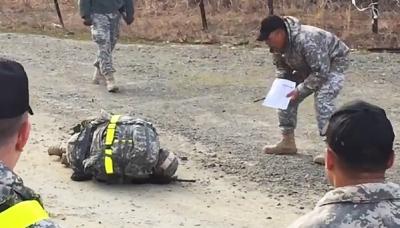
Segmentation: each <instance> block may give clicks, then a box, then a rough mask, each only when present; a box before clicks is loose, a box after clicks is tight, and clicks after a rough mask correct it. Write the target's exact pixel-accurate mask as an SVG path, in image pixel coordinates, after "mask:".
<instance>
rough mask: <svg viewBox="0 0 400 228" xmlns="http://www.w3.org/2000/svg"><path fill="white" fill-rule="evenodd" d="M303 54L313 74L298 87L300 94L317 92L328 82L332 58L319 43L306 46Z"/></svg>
mask: <svg viewBox="0 0 400 228" xmlns="http://www.w3.org/2000/svg"><path fill="white" fill-rule="evenodd" d="M302 52H303V53H302V54H303V56H304V59H305V61H306V62H307V64H308V66H309V67H310V69H311V74H310V75H309V76H308V77H307V78H306V79H305V80H304V82H303V83H300V84H299V85H298V87H297V89H298V91H299V92H300V94H306V93H309V92H310V91H315V90H317V89H318V88H320V87H321V85H322V84H323V83H324V82H325V81H326V80H327V76H328V73H329V69H330V57H329V55H328V53H327V52H326V51H324V50H322V49H321V47H319V46H318V44H317V43H312V44H309V45H306V46H305V47H304V48H303V50H302Z"/></svg>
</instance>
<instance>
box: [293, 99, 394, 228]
mask: <svg viewBox="0 0 400 228" xmlns="http://www.w3.org/2000/svg"><path fill="white" fill-rule="evenodd" d="M325 135H326V138H327V147H328V149H327V150H326V153H325V170H326V174H327V177H328V180H329V182H330V183H331V184H332V185H333V186H334V187H335V189H334V190H332V191H330V192H328V193H327V194H326V195H325V196H324V197H323V198H322V199H321V200H320V201H319V202H318V203H317V205H316V207H315V208H314V210H313V211H311V212H310V213H308V214H307V215H305V216H303V217H301V218H300V219H298V220H297V221H296V222H295V223H294V224H292V225H291V226H290V227H291V228H298V227H321V228H322V227H327V228H328V227H400V220H399V218H400V186H399V185H397V184H394V183H390V182H385V172H386V170H387V169H389V168H390V167H391V166H392V165H393V161H394V152H393V141H394V132H393V127H392V124H391V123H390V121H389V120H388V118H387V117H386V113H385V111H384V110H383V109H381V108H379V107H377V106H375V105H371V104H368V103H366V102H361V101H357V102H352V103H348V104H346V105H344V106H343V107H342V108H340V109H339V110H337V111H336V112H335V113H334V114H333V115H332V117H331V118H330V120H329V123H328V127H327V128H326V130H325Z"/></svg>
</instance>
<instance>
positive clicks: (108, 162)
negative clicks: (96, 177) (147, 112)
mask: <svg viewBox="0 0 400 228" xmlns="http://www.w3.org/2000/svg"><path fill="white" fill-rule="evenodd" d="M120 117H121V115H113V116H112V117H111V120H110V123H108V126H107V131H106V142H105V144H106V145H105V146H106V149H105V151H104V154H105V156H104V167H105V169H106V174H113V173H114V167H113V161H112V157H111V156H112V153H113V151H112V148H111V147H112V145H113V143H114V138H115V128H116V127H117V122H118V120H119V118H120Z"/></svg>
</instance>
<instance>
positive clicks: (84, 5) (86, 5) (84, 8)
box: [79, 0, 91, 18]
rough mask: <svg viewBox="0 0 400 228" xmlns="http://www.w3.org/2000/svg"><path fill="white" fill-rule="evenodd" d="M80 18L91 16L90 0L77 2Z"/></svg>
mask: <svg viewBox="0 0 400 228" xmlns="http://www.w3.org/2000/svg"><path fill="white" fill-rule="evenodd" d="M79 13H80V15H81V18H89V17H90V14H91V0H79Z"/></svg>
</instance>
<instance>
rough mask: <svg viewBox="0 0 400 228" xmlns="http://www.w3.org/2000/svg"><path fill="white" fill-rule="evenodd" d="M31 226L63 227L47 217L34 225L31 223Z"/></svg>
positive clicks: (37, 227) (33, 227) (35, 227)
mask: <svg viewBox="0 0 400 228" xmlns="http://www.w3.org/2000/svg"><path fill="white" fill-rule="evenodd" d="M29 228H61V226H59V225H58V224H56V223H55V222H53V221H51V220H49V219H45V220H42V221H40V222H37V223H35V224H34V225H31V226H30V227H29Z"/></svg>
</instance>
